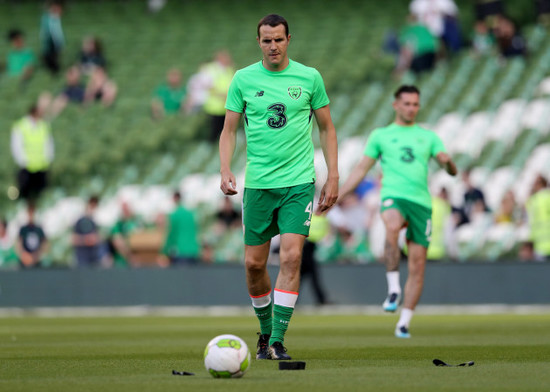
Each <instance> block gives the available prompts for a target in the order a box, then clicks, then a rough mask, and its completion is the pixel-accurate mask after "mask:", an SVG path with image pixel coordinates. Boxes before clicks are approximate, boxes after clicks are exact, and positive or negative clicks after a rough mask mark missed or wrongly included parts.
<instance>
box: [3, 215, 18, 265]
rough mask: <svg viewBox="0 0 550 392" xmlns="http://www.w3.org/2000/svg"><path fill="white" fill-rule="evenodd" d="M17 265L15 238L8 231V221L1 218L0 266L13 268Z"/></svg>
mask: <svg viewBox="0 0 550 392" xmlns="http://www.w3.org/2000/svg"><path fill="white" fill-rule="evenodd" d="M17 265H18V258H17V254H16V253H15V247H14V241H13V238H11V236H10V235H9V233H8V222H7V221H6V220H5V219H0V268H12V267H17Z"/></svg>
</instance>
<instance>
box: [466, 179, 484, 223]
mask: <svg viewBox="0 0 550 392" xmlns="http://www.w3.org/2000/svg"><path fill="white" fill-rule="evenodd" d="M462 182H463V183H464V186H465V187H466V191H465V192H464V205H463V206H462V209H463V211H464V215H465V218H466V219H467V222H470V221H472V219H473V210H474V205H477V208H478V210H479V208H482V209H483V210H487V204H486V203H485V196H484V195H483V192H482V191H481V189H479V188H476V187H475V186H474V185H473V184H472V180H471V178H470V171H469V170H465V171H464V172H463V173H462ZM460 223H464V222H459V224H460Z"/></svg>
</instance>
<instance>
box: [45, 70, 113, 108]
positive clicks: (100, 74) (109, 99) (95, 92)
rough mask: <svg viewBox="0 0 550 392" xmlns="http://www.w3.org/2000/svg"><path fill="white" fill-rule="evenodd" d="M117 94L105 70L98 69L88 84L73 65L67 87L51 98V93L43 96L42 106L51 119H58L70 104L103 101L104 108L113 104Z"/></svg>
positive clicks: (67, 78)
mask: <svg viewBox="0 0 550 392" xmlns="http://www.w3.org/2000/svg"><path fill="white" fill-rule="evenodd" d="M116 94H117V87H116V85H115V84H114V82H112V81H110V80H109V79H107V75H106V74H105V71H104V69H103V68H100V67H96V68H95V69H94V70H93V72H92V74H91V75H90V78H89V81H88V84H87V85H85V84H84V82H83V81H82V73H81V72H80V69H79V67H77V66H76V65H73V66H72V67H70V68H69V69H68V70H67V72H66V73H65V86H64V87H63V90H62V91H61V93H60V94H59V95H58V96H57V97H55V98H54V99H52V98H51V95H50V94H49V93H43V94H42V95H41V101H42V106H44V107H46V108H47V113H48V114H49V115H50V116H51V117H56V116H58V115H60V114H61V112H63V110H64V109H65V108H66V107H67V105H68V104H69V103H75V104H80V105H86V104H88V103H90V102H93V101H101V102H102V103H103V106H105V107H108V106H110V105H112V104H113V102H114V100H115V98H116Z"/></svg>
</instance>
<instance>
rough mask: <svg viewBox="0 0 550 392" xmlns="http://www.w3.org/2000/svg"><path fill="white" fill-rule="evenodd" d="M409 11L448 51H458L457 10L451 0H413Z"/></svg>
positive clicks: (459, 42)
mask: <svg viewBox="0 0 550 392" xmlns="http://www.w3.org/2000/svg"><path fill="white" fill-rule="evenodd" d="M409 11H410V13H411V14H412V15H414V16H415V17H416V20H418V22H419V23H421V24H423V25H424V26H426V27H427V28H428V30H430V33H432V35H433V36H434V37H436V38H438V39H441V40H442V41H443V43H444V45H445V47H446V48H447V49H448V50H450V51H451V52H457V51H458V50H459V49H460V46H461V38H460V28H459V26H458V19H457V16H458V8H457V6H456V4H455V3H454V1H453V0H413V1H412V2H411V3H410V5H409Z"/></svg>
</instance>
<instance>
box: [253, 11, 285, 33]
mask: <svg viewBox="0 0 550 392" xmlns="http://www.w3.org/2000/svg"><path fill="white" fill-rule="evenodd" d="M281 24H282V25H283V26H285V35H286V36H287V37H288V22H287V21H286V19H285V18H283V17H282V16H281V15H277V14H269V15H267V16H264V17H263V18H262V19H261V20H260V21H259V22H258V37H259V36H260V27H262V26H265V25H269V26H271V27H276V26H279V25H281Z"/></svg>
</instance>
